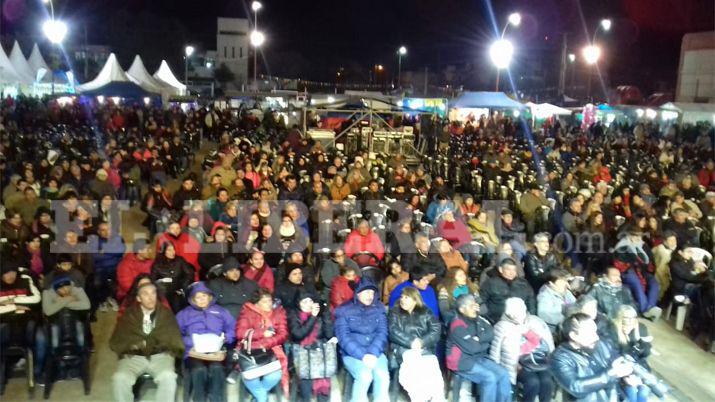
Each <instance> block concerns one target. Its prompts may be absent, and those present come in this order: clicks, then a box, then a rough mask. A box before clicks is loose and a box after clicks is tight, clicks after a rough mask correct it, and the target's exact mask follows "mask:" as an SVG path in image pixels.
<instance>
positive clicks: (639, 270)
mask: <svg viewBox="0 0 715 402" xmlns="http://www.w3.org/2000/svg"><path fill="white" fill-rule="evenodd" d="M651 260H652V258H651V255H650V254H649V253H648V252H646V249H645V247H644V243H643V237H642V232H639V231H637V230H633V231H629V232H628V234H627V235H626V236H625V237H624V238H623V239H621V240H620V241H619V242H618V244H616V247H615V250H614V261H613V265H614V266H615V267H616V268H618V270H619V271H621V277H622V279H623V282H624V284H625V285H626V286H627V287H628V288H629V289H630V291H631V294H632V295H633V298H634V299H635V301H636V306H637V307H638V310H639V311H640V313H641V314H643V316H644V317H646V318H650V319H652V320H657V319H658V318H660V314H661V312H662V310H661V308H660V307H658V306H657V305H656V303H657V302H658V292H659V291H660V285H659V284H658V281H657V280H656V279H655V266H654V265H653V262H652V261H651Z"/></svg>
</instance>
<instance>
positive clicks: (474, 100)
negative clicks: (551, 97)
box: [449, 92, 526, 109]
mask: <svg viewBox="0 0 715 402" xmlns="http://www.w3.org/2000/svg"><path fill="white" fill-rule="evenodd" d="M449 106H450V107H451V108H456V109H461V108H487V109H526V105H523V104H521V103H519V102H517V101H515V100H514V99H511V98H510V97H508V96H506V94H505V93H504V92H464V93H463V94H461V95H460V96H459V97H458V98H456V99H454V100H452V101H451V102H449Z"/></svg>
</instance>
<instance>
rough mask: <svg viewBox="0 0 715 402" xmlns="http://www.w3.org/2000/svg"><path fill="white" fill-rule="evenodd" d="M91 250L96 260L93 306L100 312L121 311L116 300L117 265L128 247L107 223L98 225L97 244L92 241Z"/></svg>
mask: <svg viewBox="0 0 715 402" xmlns="http://www.w3.org/2000/svg"><path fill="white" fill-rule="evenodd" d="M90 247H91V248H90V250H91V251H92V259H93V260H94V280H93V289H94V292H90V294H89V296H90V298H92V299H94V300H93V303H92V306H94V308H97V306H98V307H99V310H100V311H109V310H110V309H111V310H114V311H117V310H119V303H117V300H116V299H115V298H114V293H115V292H116V283H117V265H119V262H120V261H121V260H122V258H123V257H124V252H125V251H126V245H125V244H124V239H122V236H121V235H120V234H119V233H118V232H117V229H116V228H112V227H110V225H109V224H108V223H106V222H103V223H100V224H99V225H97V237H96V243H95V244H92V240H90Z"/></svg>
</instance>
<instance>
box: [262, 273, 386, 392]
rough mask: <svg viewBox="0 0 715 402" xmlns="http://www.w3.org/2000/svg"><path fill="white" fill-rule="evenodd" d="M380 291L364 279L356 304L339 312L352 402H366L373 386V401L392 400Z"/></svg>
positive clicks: (340, 339) (337, 319)
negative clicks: (351, 379)
mask: <svg viewBox="0 0 715 402" xmlns="http://www.w3.org/2000/svg"><path fill="white" fill-rule="evenodd" d="M377 291H378V289H377V286H375V284H374V283H373V281H372V280H371V279H370V278H363V279H362V280H361V281H360V284H359V285H358V287H357V288H356V289H355V297H354V298H353V300H352V301H350V302H347V303H345V304H343V305H342V306H340V307H338V308H337V309H336V310H335V335H336V336H337V337H338V345H339V346H340V350H341V351H342V358H343V364H344V365H345V369H346V370H347V371H348V372H349V373H350V375H351V376H352V377H353V379H354V380H355V382H354V383H353V388H352V396H351V400H352V401H366V400H367V391H368V390H369V389H370V386H371V384H372V393H373V398H372V400H373V401H375V402H387V401H389V400H390V397H389V388H390V373H389V371H388V368H387V357H386V356H385V349H386V347H387V337H388V329H387V316H386V314H385V306H384V305H382V303H380V299H379V298H378V297H376V295H377ZM259 402H260V401H259Z"/></svg>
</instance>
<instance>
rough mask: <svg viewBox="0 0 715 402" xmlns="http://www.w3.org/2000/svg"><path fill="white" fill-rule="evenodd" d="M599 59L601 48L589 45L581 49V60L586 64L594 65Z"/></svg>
mask: <svg viewBox="0 0 715 402" xmlns="http://www.w3.org/2000/svg"><path fill="white" fill-rule="evenodd" d="M600 57H601V48H600V47H598V46H596V45H589V46H586V47H585V48H583V58H584V59H585V60H586V63H588V64H596V62H598V59H599V58H600Z"/></svg>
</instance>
